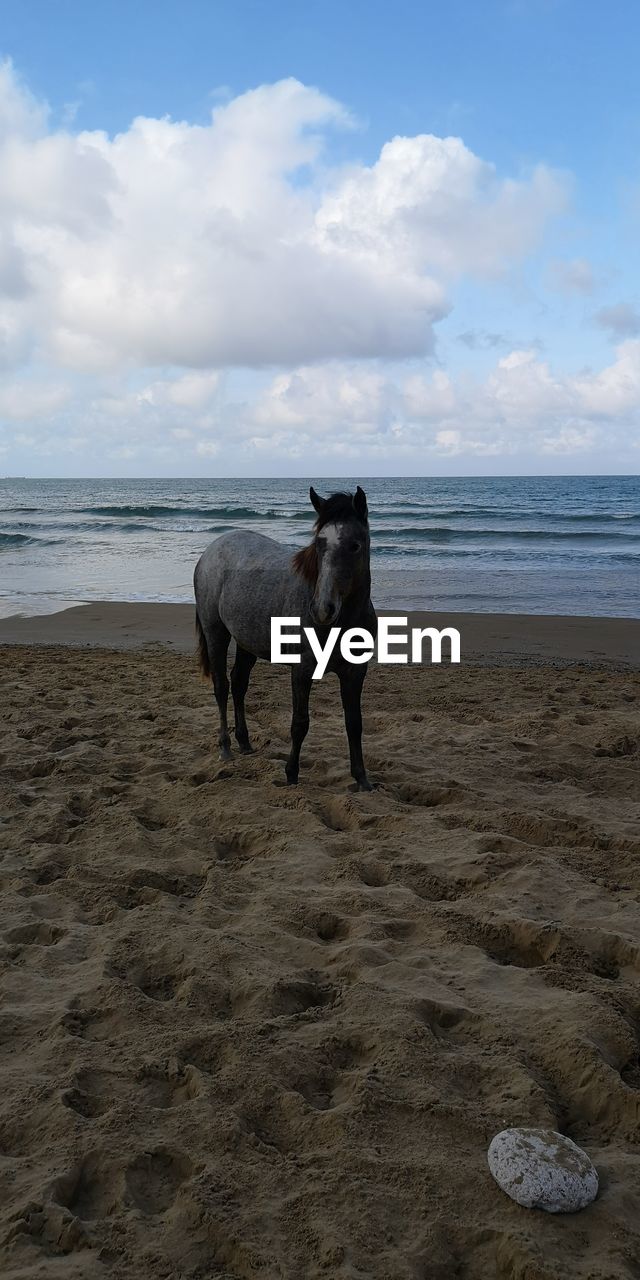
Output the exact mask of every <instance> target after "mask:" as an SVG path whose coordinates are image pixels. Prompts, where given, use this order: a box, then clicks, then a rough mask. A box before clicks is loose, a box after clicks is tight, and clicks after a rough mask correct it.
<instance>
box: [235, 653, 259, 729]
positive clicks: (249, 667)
mask: <svg viewBox="0 0 640 1280" xmlns="http://www.w3.org/2000/svg"><path fill="white" fill-rule="evenodd" d="M256 662H257V658H256V657H255V655H254V654H253V653H248V652H247V650H246V649H241V648H240V645H237V647H236V660H235V662H234V664H233V666H232V668H231V696H232V698H233V709H234V712H235V717H236V730H235V732H236V741H237V743H238V748H239V750H240V751H241V752H242V753H243V754H244V753H245V752H249V751H253V747H252V746H251V743H250V742H249V730H248V729H247V721H246V719H245V714H244V700H245V696H246V692H247V688H248V686H249V676H250V675H251V672H252V671H253V668H254V666H255V664H256Z"/></svg>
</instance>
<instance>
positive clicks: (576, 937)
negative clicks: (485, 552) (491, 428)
mask: <svg viewBox="0 0 640 1280" xmlns="http://www.w3.org/2000/svg"><path fill="white" fill-rule="evenodd" d="M86 609H87V610H88V612H87V611H85V612H82V611H80V612H78V611H73V610H69V611H67V612H66V613H65V614H62V615H53V616H50V617H48V618H44V619H38V620H37V621H36V620H33V619H25V620H22V621H20V622H19V623H18V622H11V621H9V622H5V623H3V624H2V625H1V626H0V638H1V639H4V640H5V641H11V643H6V644H5V645H4V646H3V647H0V666H1V668H2V670H1V674H0V691H1V692H0V701H1V710H2V723H3V734H2V742H1V744H0V757H1V758H0V844H1V846H2V862H1V864H0V866H1V873H2V896H1V898H0V966H1V974H2V995H3V1004H2V1009H1V1011H0V1029H1V1035H0V1084H1V1089H0V1098H1V1101H0V1191H1V1197H0V1273H1V1274H2V1276H3V1278H6V1280H26V1278H27V1277H28V1278H29V1280H30V1278H31V1277H36V1276H37V1277H44V1278H46V1280H49V1278H51V1280H54V1278H55V1280H58V1278H59V1277H60V1278H62V1280H76V1278H80V1277H82V1280H87V1278H90V1280H92V1278H93V1277H96V1280H97V1278H98V1277H101V1278H104V1277H115V1278H116V1280H120V1278H122V1280H125V1277H126V1280H130V1278H131V1277H135V1278H136V1280H158V1278H162V1280H169V1278H173V1277H176V1278H179V1280H187V1278H188V1280H205V1277H206V1278H207V1280H214V1278H215V1280H223V1278H224V1280H229V1278H231V1277H233V1278H234V1280H250V1278H251V1280H253V1278H254V1277H255V1276H257V1275H260V1276H264V1277H265V1278H268V1280H272V1277H273V1278H274V1280H276V1278H285V1280H294V1278H295V1280H298V1278H299V1280H307V1278H311V1280H316V1278H317V1280H319V1278H320V1277H323V1278H324V1277H326V1278H328V1280H334V1278H335V1280H356V1278H357V1280H451V1278H452V1277H454V1276H459V1277H465V1280H494V1278H495V1277H501V1278H502V1277H505V1278H507V1277H509V1278H512V1277H513V1278H514V1280H515V1278H516V1277H517V1278H518V1280H555V1278H556V1277H557V1278H558V1280H560V1278H561V1277H562V1278H564V1277H566V1276H569V1275H570V1276H572V1277H578V1278H580V1280H587V1278H588V1280H618V1278H620V1280H623V1278H625V1280H626V1278H628V1277H633V1276H637V1274H638V1259H639V1258H640V1225H639V1224H640V1059H639V1050H640V905H639V899H638V895H639V892H640V745H639V744H640V676H639V675H638V673H637V671H636V670H634V669H633V662H634V658H635V660H636V661H637V647H636V639H634V637H635V638H637V634H638V631H637V629H638V627H640V623H635V624H632V623H624V622H619V623H611V624H610V625H609V624H608V623H607V620H597V619H596V620H586V622H585V620H576V619H570V620H560V624H558V622H557V620H550V619H539V618H538V619H526V620H525V619H518V620H516V622H515V623H514V620H513V619H504V618H492V619H489V618H488V619H484V620H482V621H480V620H478V619H476V620H475V622H471V623H470V624H469V626H468V627H467V631H468V632H469V634H470V636H471V637H472V642H473V645H476V646H477V647H476V649H475V654H476V657H475V660H474V662H473V663H472V664H470V665H465V664H463V665H462V666H461V667H459V668H448V667H444V666H443V667H441V668H434V667H427V666H425V667H421V668H417V667H416V668H411V667H409V668H397V667H376V668H374V669H372V671H371V672H370V675H369V677H368V680H367V684H366V686H365V744H366V755H367V759H368V763H369V767H370V772H371V775H372V777H373V778H374V779H375V781H376V782H377V783H378V789H377V790H376V791H374V792H373V793H371V794H370V795H369V794H367V795H361V794H354V793H353V792H352V791H351V790H350V778H349V774H348V767H347V753H346V740H345V738H344V731H343V728H342V722H341V716H340V711H339V705H338V699H337V687H336V684H335V682H334V681H332V680H331V679H329V680H325V681H323V682H322V683H321V685H320V687H319V688H317V689H314V693H313V706H312V727H311V732H310V734H309V738H308V739H307V743H306V745H305V749H304V752H303V759H302V771H301V778H300V785H299V786H298V788H287V787H285V786H283V785H282V784H283V762H284V757H285V754H286V750H287V732H288V722H289V714H290V711H289V700H288V673H287V672H286V670H284V669H277V668H270V667H268V666H267V665H266V664H259V665H258V667H257V668H256V671H255V673H254V678H253V680H252V684H251V688H250V694H249V699H248V717H249V725H250V729H252V731H253V738H254V743H255V746H256V752H255V754H254V755H252V756H246V757H241V756H236V757H235V758H234V760H233V761H232V763H231V764H230V765H224V766H222V765H220V764H219V763H218V762H217V761H216V759H215V756H214V753H213V751H212V740H213V736H214V728H215V721H214V713H213V707H212V697H211V693H210V691H209V690H208V689H207V688H206V687H205V686H204V685H203V684H202V683H200V682H199V681H198V679H197V677H196V675H195V673H194V668H193V662H192V660H191V658H190V657H189V656H188V655H187V654H186V653H183V652H182V649H185V650H186V649H190V648H191V646H192V633H191V625H192V611H191V610H183V611H181V607H180V606H115V605H108V606H87V607H86ZM98 610H102V613H101V614H100V616H99V617H98V616H97V614H96V611H98ZM176 610H177V611H176ZM72 614H73V615H74V616H73V617H71V616H70V615H72ZM92 617H93V621H92V620H91V619H92ZM171 620H172V621H171ZM449 620H450V621H451V619H449ZM170 621H171V625H170V626H169V625H168V623H169V622H170ZM578 622H579V623H580V624H581V625H580V626H576V625H575V624H577V623H578ZM565 624H566V625H565ZM587 624H588V625H587ZM163 626H164V627H165V628H166V629H165V630H164V631H163ZM61 627H66V628H67V630H66V633H65V638H66V640H67V641H69V640H73V641H75V644H76V646H82V645H85V646H86V645H90V646H96V645H99V644H100V643H101V642H102V643H103V644H108V645H109V646H111V647H110V648H109V649H101V648H99V647H90V648H85V647H73V645H70V644H69V643H67V644H65V645H62V644H60V640H61V639H62V638H63V637H62V636H61V633H60V630H59V629H60V628H61ZM25 628H26V634H27V636H28V638H29V639H30V640H31V641H34V640H36V639H37V640H38V641H40V642H43V643H44V642H46V643H47V645H48V646H49V647H46V648H45V647H43V643H41V644H35V643H30V644H25V643H24V640H25V638H26V636H25V634H24V630H23V629H25ZM460 629H461V631H462V635H463V655H464V652H465V649H464V637H465V630H464V628H463V627H461V628H460ZM554 637H555V640H554ZM168 642H172V644H169V643H168ZM145 643H146V644H147V645H149V646H153V647H147V648H141V647H140V646H141V644H142V645H144V644H145ZM483 644H484V651H483ZM501 645H502V648H501ZM471 648H472V644H470V645H469V647H468V650H467V651H468V652H469V651H470V650H471ZM172 649H173V650H174V651H173V652H172ZM525 659H526V660H525ZM528 659H533V661H530V660H528ZM499 663H502V664H503V665H502V666H499V665H497V664H499ZM505 663H506V665H504V664H505ZM512 1124H525V1125H530V1124H533V1125H544V1126H551V1127H553V1128H557V1129H559V1130H560V1131H562V1132H563V1133H566V1134H568V1135H569V1136H570V1137H572V1138H573V1139H574V1140H575V1141H576V1142H578V1143H579V1144H580V1145H581V1146H583V1147H584V1148H585V1149H586V1150H587V1151H588V1153H589V1155H590V1156H591V1158H592V1159H593V1160H594V1161H595V1163H596V1165H597V1168H598V1171H599V1174H600V1180H601V1190H600V1194H599V1196H598V1199H597V1200H596V1201H595V1202H594V1204H593V1205H591V1206H590V1207H589V1208H588V1209H587V1210H585V1211H584V1212H583V1213H581V1214H579V1215H576V1216H572V1217H564V1218H561V1217H553V1216H551V1215H545V1214H542V1213H538V1212H533V1211H527V1210H525V1209H521V1208H519V1207H518V1206H517V1205H515V1204H514V1203H512V1202H511V1201H509V1200H508V1199H507V1198H506V1197H505V1196H504V1195H503V1193H502V1192H501V1191H500V1190H499V1189H498V1188H497V1187H496V1185H495V1184H494V1183H493V1181H492V1179H491V1177H490V1175H489V1173H488V1170H487V1166H486V1150H487V1146H488V1144H489V1142H490V1140H491V1138H492V1137H493V1135H494V1134H495V1133H496V1132H498V1131H499V1130H500V1129H502V1128H504V1127H506V1126H508V1125H512Z"/></svg>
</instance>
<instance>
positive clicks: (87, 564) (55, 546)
mask: <svg viewBox="0 0 640 1280" xmlns="http://www.w3.org/2000/svg"><path fill="white" fill-rule="evenodd" d="M310 483H313V485H314V486H315V487H316V488H317V489H318V491H319V492H321V493H329V492H333V491H335V490H337V489H351V490H353V489H355V487H356V485H357V484H362V486H363V487H364V488H365V490H366V492H367V497H368V501H369V510H370V523H371V538H372V556H371V568H372V577H373V598H374V603H375V604H376V606H377V607H378V608H382V609H385V608H386V609H393V610H407V609H433V610H438V611H442V612H445V613H446V612H464V611H469V612H478V613H544V614H576V615H579V614H584V615H600V616H610V617H640V477H637V476H623V477H616V476H589V477H509V478H490V477H489V478H487V477H482V478H480V477H477V478H456V479H447V478H426V479H424V478H411V479H398V478H390V479H379V478H378V479H371V480H367V479H366V478H363V477H362V476H358V477H352V476H347V477H344V478H343V479H335V478H334V479H331V480H324V481H323V480H322V478H321V477H318V476H312V477H306V478H304V479H299V480H290V479H287V480H255V479H252V480H222V479H212V480H203V479H198V480H12V479H5V480H0V614H2V615H3V616H5V617H6V616H9V615H11V614H15V613H23V614H37V613H46V612H51V611H52V610H55V609H63V608H66V607H68V606H69V605H71V604H77V603H82V602H84V601H92V600H145V601H146V600H158V601H176V602H187V601H191V600H192V599H193V591H192V578H193V569H194V566H195V563H196V561H197V559H198V557H199V555H200V554H201V552H202V551H203V550H204V548H205V547H206V546H207V544H208V543H209V542H211V541H212V539H214V538H216V537H217V536H218V535H219V534H221V533H225V532H226V531H227V530H229V529H236V528H248V529H253V530H255V531H256V532H258V533H265V534H268V535H269V537H271V538H276V539H277V540H278V541H279V542H282V543H285V544H286V545H287V546H290V547H291V549H292V550H293V549H294V548H296V547H300V546H303V545H304V544H305V542H307V541H308V540H309V537H310V533H311V528H312V524H313V519H314V512H313V510H312V508H311V505H310V503H309V498H308V492H309V484H310Z"/></svg>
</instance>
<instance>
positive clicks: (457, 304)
mask: <svg viewBox="0 0 640 1280" xmlns="http://www.w3.org/2000/svg"><path fill="white" fill-rule="evenodd" d="M638 47H640V6H639V5H638V4H637V3H636V0H612V2H611V3H609V4H607V5H603V4H601V3H600V0H483V3H482V4H479V3H477V2H476V0H449V2H448V4H447V5H443V4H441V3H439V2H438V3H435V2H430V3H426V2H424V0H421V2H419V0H414V2H412V3H409V0H394V3H393V4H389V3H388V0H384V2H383V0H366V2H365V0H348V2H347V3H345V0H340V2H339V3H338V2H337V0H322V3H318V2H316V0H295V2H294V0H264V2H262V0H228V2H226V0H225V2H217V0H181V2H180V3H176V2H174V0H153V2H148V0H136V4H135V5H131V4H130V3H129V2H128V0H127V3H123V2H122V0H109V4H91V5H89V4H86V2H85V0H82V2H79V0H57V3H56V5H51V4H50V2H49V0H22V2H21V4H20V5H15V4H13V3H7V2H6V0H0V59H1V62H0V475H3V474H4V475H25V476H208V475H211V476H216V475H220V476H242V475H247V476H260V475H262V476H270V475H273V476H283V475H310V474H315V475H320V476H332V475H334V476H345V475H349V476H353V475H361V476H372V475H498V474H501V475H509V474H511V475H519V474H536V475H540V474H569V475H572V474H600V473H607V474H623V473H624V474H636V473H637V472H638V470H639V469H640V468H639V465H638V464H639V462H640V254H638V248H637V246H638V240H639V233H640V105H639V100H638V94H637V87H636V86H637V56H636V55H637V49H638Z"/></svg>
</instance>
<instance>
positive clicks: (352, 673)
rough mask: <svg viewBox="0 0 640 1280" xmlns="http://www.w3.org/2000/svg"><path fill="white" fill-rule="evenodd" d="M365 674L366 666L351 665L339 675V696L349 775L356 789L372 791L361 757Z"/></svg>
mask: <svg viewBox="0 0 640 1280" xmlns="http://www.w3.org/2000/svg"><path fill="white" fill-rule="evenodd" d="M366 674H367V668H366V666H352V667H350V669H349V670H348V671H345V672H344V674H343V675H341V676H340V696H341V698H342V707H343V710H344V722H345V725H346V729H347V737H348V739H349V756H350V758H351V776H352V778H354V779H355V781H356V784H357V788H358V791H373V787H372V785H371V783H370V782H369V779H368V777H367V771H366V769H365V767H364V760H363V757H362V711H361V708H360V699H361V697H362V686H363V684H364V678H365V676H366Z"/></svg>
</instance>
